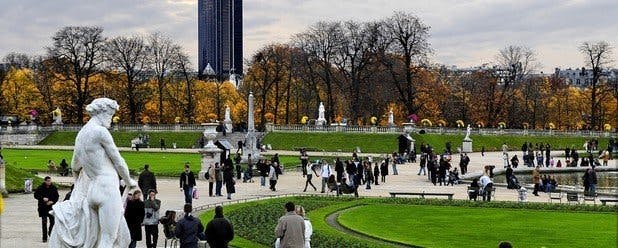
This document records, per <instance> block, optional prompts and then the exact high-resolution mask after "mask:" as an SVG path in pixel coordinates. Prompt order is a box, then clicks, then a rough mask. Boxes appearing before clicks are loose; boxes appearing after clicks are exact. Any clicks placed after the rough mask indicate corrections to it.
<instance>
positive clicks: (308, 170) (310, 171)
mask: <svg viewBox="0 0 618 248" xmlns="http://www.w3.org/2000/svg"><path fill="white" fill-rule="evenodd" d="M305 167H306V168H305V169H304V170H303V171H306V173H307V181H305V189H304V190H303V192H307V186H309V185H311V187H313V190H314V191H318V188H316V187H315V185H313V183H312V182H311V178H313V175H314V174H315V175H316V176H318V177H319V175H318V173H317V172H316V171H315V166H313V163H307V164H306V166H305Z"/></svg>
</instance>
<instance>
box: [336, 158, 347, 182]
mask: <svg viewBox="0 0 618 248" xmlns="http://www.w3.org/2000/svg"><path fill="white" fill-rule="evenodd" d="M344 170H345V169H344V168H343V162H341V159H339V157H337V159H336V160H335V172H337V182H338V183H341V178H342V177H343V172H344Z"/></svg>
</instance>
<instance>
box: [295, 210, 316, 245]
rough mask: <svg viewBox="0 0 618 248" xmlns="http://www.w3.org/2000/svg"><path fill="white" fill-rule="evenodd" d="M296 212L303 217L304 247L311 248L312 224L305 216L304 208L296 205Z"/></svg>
mask: <svg viewBox="0 0 618 248" xmlns="http://www.w3.org/2000/svg"><path fill="white" fill-rule="evenodd" d="M296 214H298V215H300V216H301V217H303V219H305V248H311V235H312V234H313V226H312V225H311V221H309V219H307V217H305V208H303V207H302V206H296Z"/></svg>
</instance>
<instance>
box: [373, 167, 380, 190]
mask: <svg viewBox="0 0 618 248" xmlns="http://www.w3.org/2000/svg"><path fill="white" fill-rule="evenodd" d="M379 176H380V168H379V167H378V162H376V163H375V166H374V167H373V181H374V182H375V183H376V185H380V184H379V183H378V177H379Z"/></svg>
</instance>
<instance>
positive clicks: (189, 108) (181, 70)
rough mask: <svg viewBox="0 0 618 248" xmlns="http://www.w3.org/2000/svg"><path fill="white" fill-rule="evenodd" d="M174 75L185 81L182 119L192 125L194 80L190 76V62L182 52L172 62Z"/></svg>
mask: <svg viewBox="0 0 618 248" xmlns="http://www.w3.org/2000/svg"><path fill="white" fill-rule="evenodd" d="M174 64H175V66H174V67H175V68H176V73H178V74H179V75H180V77H181V78H182V79H183V80H184V81H185V84H186V87H185V90H186V92H185V99H184V102H186V105H185V106H184V108H183V109H184V113H183V114H184V117H185V119H186V120H187V121H188V122H190V123H192V117H193V116H194V115H195V101H194V96H195V92H194V90H193V83H194V81H195V78H194V77H193V76H192V75H191V62H190V61H189V56H188V55H187V54H186V53H184V52H183V51H178V53H176V59H175V60H174Z"/></svg>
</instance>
